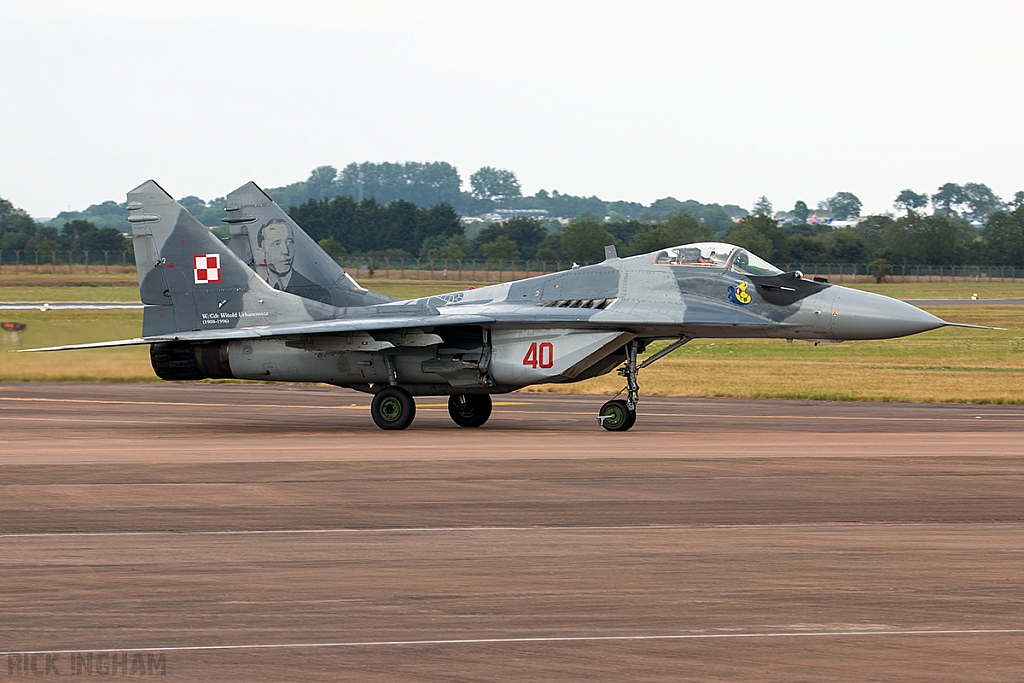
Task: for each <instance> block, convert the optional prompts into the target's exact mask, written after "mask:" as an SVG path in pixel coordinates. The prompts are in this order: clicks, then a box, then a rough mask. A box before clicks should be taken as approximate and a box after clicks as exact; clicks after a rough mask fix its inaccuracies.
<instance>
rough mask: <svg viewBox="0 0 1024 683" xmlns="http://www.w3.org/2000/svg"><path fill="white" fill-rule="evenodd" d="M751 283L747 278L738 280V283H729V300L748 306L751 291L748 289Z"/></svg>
mask: <svg viewBox="0 0 1024 683" xmlns="http://www.w3.org/2000/svg"><path fill="white" fill-rule="evenodd" d="M749 286H750V283H749V282H747V281H746V280H737V281H736V284H734V285H729V301H731V302H733V303H734V304H739V305H740V306H746V305H747V304H749V303H750V292H748V291H747V287H749Z"/></svg>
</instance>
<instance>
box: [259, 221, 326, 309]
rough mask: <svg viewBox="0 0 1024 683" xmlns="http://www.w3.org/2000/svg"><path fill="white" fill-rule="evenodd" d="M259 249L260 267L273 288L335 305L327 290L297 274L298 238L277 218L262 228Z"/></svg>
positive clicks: (286, 224)
mask: <svg viewBox="0 0 1024 683" xmlns="http://www.w3.org/2000/svg"><path fill="white" fill-rule="evenodd" d="M256 246H257V249H258V251H259V254H260V259H261V261H262V263H261V264H260V265H265V266H266V268H267V283H268V284H269V285H270V286H271V287H273V288H274V289H279V290H281V291H283V292H288V293H290V294H295V295H298V296H301V297H305V298H307V299H313V300H314V301H320V302H322V303H325V304H329V303H331V294H330V292H328V291H327V288H325V287H323V286H321V285H318V284H316V283H315V282H313V281H311V280H310V279H308V278H306V277H305V276H303V275H302V273H299V272H298V271H296V270H295V268H294V265H295V236H294V235H293V234H292V227H291V226H290V225H289V224H288V223H287V222H286V221H284V220H282V219H280V218H275V219H273V220H271V221H269V222H268V223H266V224H264V225H263V226H262V227H260V229H259V231H258V232H257V233H256Z"/></svg>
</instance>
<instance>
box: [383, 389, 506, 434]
mask: <svg viewBox="0 0 1024 683" xmlns="http://www.w3.org/2000/svg"><path fill="white" fill-rule="evenodd" d="M491 405H492V404H491V397H490V396H488V395H487V394H458V395H455V396H450V397H449V398H448V414H449V415H451V417H452V420H453V421H454V422H455V424H457V425H459V426H460V427H479V426H480V425H482V424H483V423H485V422H487V418H489V417H490V416H491ZM370 414H371V415H372V416H373V421H374V422H375V423H376V424H377V426H378V427H380V428H381V429H389V430H390V429H405V428H406V427H408V426H409V425H411V424H412V421H413V418H415V417H416V401H415V400H413V397H412V394H410V393H409V392H408V391H406V390H405V389H403V388H402V387H399V386H390V387H385V388H384V389H381V390H380V391H378V392H377V393H376V394H374V396H373V401H371V403H370Z"/></svg>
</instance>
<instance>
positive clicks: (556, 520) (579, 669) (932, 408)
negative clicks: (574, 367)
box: [0, 383, 1024, 683]
mask: <svg viewBox="0 0 1024 683" xmlns="http://www.w3.org/2000/svg"><path fill="white" fill-rule="evenodd" d="M604 400H605V397H601V396H564V395H556V394H545V393H517V394H510V395H507V396H500V397H496V406H495V412H494V416H493V417H492V419H491V420H490V422H488V423H487V424H486V425H485V426H483V427H481V428H479V429H460V428H458V427H456V426H455V425H454V424H453V423H452V422H451V420H450V419H449V417H448V415H447V410H446V408H445V403H444V401H443V400H439V399H431V398H425V399H420V400H419V401H418V406H419V407H418V411H417V418H416V421H415V422H414V424H413V425H412V427H410V428H409V429H408V430H405V431H403V432H398V433H385V432H381V431H380V430H378V429H377V428H376V427H374V426H373V422H372V420H371V419H370V416H369V413H368V409H367V403H368V397H367V396H365V395H362V394H356V393H354V392H350V391H345V390H339V389H334V388H329V387H319V386H287V385H284V386H277V385H260V384H172V383H140V384H100V383H97V384H70V383H69V384H60V383H5V384H0V586H2V590H0V615H2V618H0V653H2V654H3V655H4V657H5V658H6V659H7V661H6V662H4V661H2V660H0V672H2V671H3V665H4V664H7V665H8V667H9V670H11V671H17V669H16V668H15V667H16V666H18V665H20V666H21V667H22V669H21V671H22V673H20V674H19V673H17V672H16V673H14V674H12V675H11V676H10V678H11V680H21V678H29V677H32V676H33V674H32V673H29V672H31V671H33V670H38V671H40V672H44V671H45V667H46V665H47V663H52V664H54V665H56V666H57V668H58V670H59V675H61V676H67V675H69V674H70V673H71V668H70V665H71V663H72V662H75V666H76V667H78V669H79V670H80V671H81V672H82V674H81V675H83V676H85V675H89V674H88V673H87V671H88V667H94V668H95V667H100V669H98V671H100V672H102V671H103V670H104V668H103V667H105V670H106V671H107V672H109V671H110V666H111V662H112V661H114V657H115V656H116V657H117V660H116V661H117V662H118V663H119V664H118V665H119V666H120V663H126V667H127V668H128V671H127V674H128V677H131V676H132V675H138V673H135V674H133V673H132V667H134V666H135V664H136V662H139V663H140V664H142V665H146V663H147V661H148V659H147V658H148V657H149V656H153V658H154V659H153V662H154V665H155V666H157V667H159V662H160V661H163V663H164V665H165V666H166V675H165V676H161V680H189V681H193V680H194V681H209V680H219V681H234V680H237V681H271V680H323V681H359V682H364V681H381V682H384V681H388V682H392V681H438V682H441V681H444V682H448V681H510V680H515V681H519V680H537V681H588V682H594V683H597V682H602V681H609V682H612V681H615V682H618V681H623V680H644V681H666V682H668V681H672V682H676V681H681V680H688V681H722V680H757V681H787V682H789V681H820V680H828V681H851V682H852V681H858V682H860V681H867V680H870V681H899V682H900V683H903V682H906V681H921V682H924V681H928V682H930V683H931V682H936V681H938V682H945V681H949V682H952V681H958V682H959V681H1016V680H1020V677H1021V676H1020V674H1021V672H1022V671H1024V569H1022V568H1024V545H1022V542H1021V539H1022V538H1024V440H1022V439H1021V437H1020V435H1021V432H1022V428H1024V406H1002V405H985V406H970V405H924V404H900V403H884V404H863V403H828V402H810V401H757V400H730V399H687V398H671V397H666V398H655V397H644V398H643V400H642V402H641V406H640V415H639V420H638V423H637V426H636V428H635V429H634V430H632V431H630V432H626V433H608V432H605V431H604V430H602V429H601V428H600V427H598V425H597V420H596V419H595V413H596V411H597V408H598V407H599V406H600V405H601V403H602V402H603V401H604ZM144 648H153V649H151V650H145V649H144ZM70 650H74V651H75V652H74V653H72V652H70ZM25 651H31V652H35V653H36V654H34V655H29V654H22V653H23V652H25ZM15 652H17V654H14V653H15ZM7 653H11V654H10V655H8V654H7ZM33 657H34V658H33ZM47 657H50V658H51V659H49V660H48V659H46V658H47ZM73 657H74V658H75V659H72V658H73ZM157 657H162V658H163V659H162V660H159V659H157ZM53 658H56V659H53ZM158 672H159V669H157V673H158ZM44 675H45V674H44V673H40V674H39V676H40V678H42V677H43V676H44ZM53 675H54V677H58V675H57V674H53ZM93 675H97V674H93ZM99 675H102V673H101V674H99ZM117 675H119V676H120V675H122V672H120V671H118V672H117Z"/></svg>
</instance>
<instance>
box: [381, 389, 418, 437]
mask: <svg viewBox="0 0 1024 683" xmlns="http://www.w3.org/2000/svg"><path fill="white" fill-rule="evenodd" d="M370 414H371V415H372V416H373V421H374V422H375V423H377V426H378V427H380V428H381V429H405V428H406V427H408V426H409V425H411V424H412V420H413V418H414V417H416V402H415V401H414V400H413V398H412V394H410V393H409V392H408V391H406V390H405V389H403V388H402V387H396V386H392V387H385V388H383V389H381V390H380V391H378V392H377V393H376V394H374V395H373V401H372V402H371V403H370Z"/></svg>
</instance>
